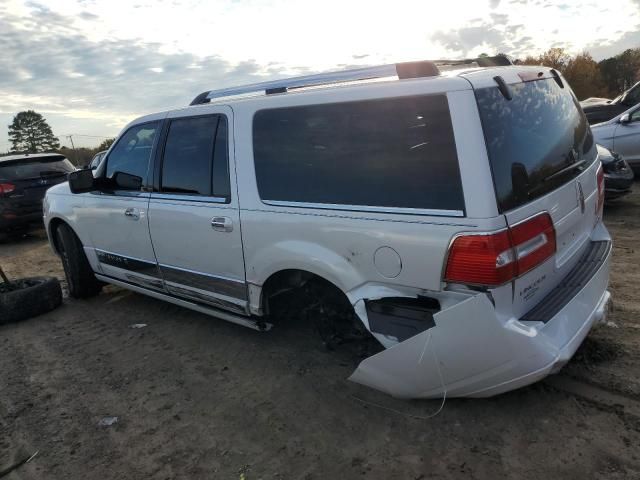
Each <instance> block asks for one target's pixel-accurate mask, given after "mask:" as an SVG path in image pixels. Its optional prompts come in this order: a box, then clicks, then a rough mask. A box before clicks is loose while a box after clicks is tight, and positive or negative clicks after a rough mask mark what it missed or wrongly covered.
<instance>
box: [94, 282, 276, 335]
mask: <svg viewBox="0 0 640 480" xmlns="http://www.w3.org/2000/svg"><path fill="white" fill-rule="evenodd" d="M95 276H96V278H97V279H98V280H100V281H102V282H106V283H111V284H113V285H118V286H119V287H122V288H126V289H127V290H132V291H134V292H137V293H142V294H143V295H148V296H150V297H153V298H157V299H158V300H164V301H165V302H169V303H173V304H174V305H178V306H180V307H185V308H189V309H191V310H195V311H196V312H200V313H204V314H206V315H211V316H212V317H216V318H220V319H222V320H226V321H227V322H231V323H235V324H236V325H242V326H243V327H247V328H251V329H253V330H258V331H259V332H267V331H269V330H271V327H272V326H273V325H272V324H271V323H267V322H259V321H256V320H252V319H250V318H246V317H243V316H240V315H234V314H233V313H228V312H223V311H222V310H218V309H217V308H213V307H209V306H206V305H201V304H199V303H195V302H190V301H188V300H183V299H182V298H177V297H174V296H172V295H169V294H166V293H160V292H156V291H154V290H148V289H146V288H143V287H139V286H137V285H133V284H131V283H128V282H125V281H123V280H117V279H115V278H113V277H108V276H105V275H100V274H99V273H96V274H95Z"/></svg>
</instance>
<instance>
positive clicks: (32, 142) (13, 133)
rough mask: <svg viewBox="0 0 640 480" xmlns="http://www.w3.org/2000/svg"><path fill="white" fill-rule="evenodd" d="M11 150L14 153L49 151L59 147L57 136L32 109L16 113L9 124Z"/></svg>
mask: <svg viewBox="0 0 640 480" xmlns="http://www.w3.org/2000/svg"><path fill="white" fill-rule="evenodd" d="M9 140H11V145H12V147H11V151H12V152H15V153H37V152H51V151H53V150H57V149H58V148H60V142H59V141H58V138H57V137H56V136H54V135H53V132H52V131H51V127H50V126H49V124H48V123H47V121H46V120H45V119H44V117H43V116H42V115H40V114H39V113H37V112H34V111H33V110H27V111H24V112H20V113H18V114H17V115H16V116H15V117H13V122H12V123H11V125H9Z"/></svg>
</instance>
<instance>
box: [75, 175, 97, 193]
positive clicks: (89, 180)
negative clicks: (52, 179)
mask: <svg viewBox="0 0 640 480" xmlns="http://www.w3.org/2000/svg"><path fill="white" fill-rule="evenodd" d="M68 179H69V189H70V190H71V193H85V192H91V191H92V190H95V184H94V179H93V172H92V171H91V170H89V169H84V170H76V171H75V172H69V175H68Z"/></svg>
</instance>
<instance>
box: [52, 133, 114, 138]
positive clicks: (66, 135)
mask: <svg viewBox="0 0 640 480" xmlns="http://www.w3.org/2000/svg"><path fill="white" fill-rule="evenodd" d="M70 136H74V137H89V138H113V136H110V137H108V136H107V137H105V136H104V135H84V134H81V133H65V134H63V135H58V137H70Z"/></svg>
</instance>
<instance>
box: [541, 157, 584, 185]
mask: <svg viewBox="0 0 640 480" xmlns="http://www.w3.org/2000/svg"><path fill="white" fill-rule="evenodd" d="M585 163H587V161H586V160H578V161H577V162H576V163H572V164H571V165H569V166H568V167H564V168H563V169H560V170H558V171H557V172H555V173H552V174H551V175H548V176H546V177H544V178H543V179H542V181H543V182H548V181H549V180H553V179H554V178H556V177H558V176H560V175H562V174H565V173H567V172H570V171H572V170H575V169H576V168H580V167H582V166H584V164H585Z"/></svg>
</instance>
